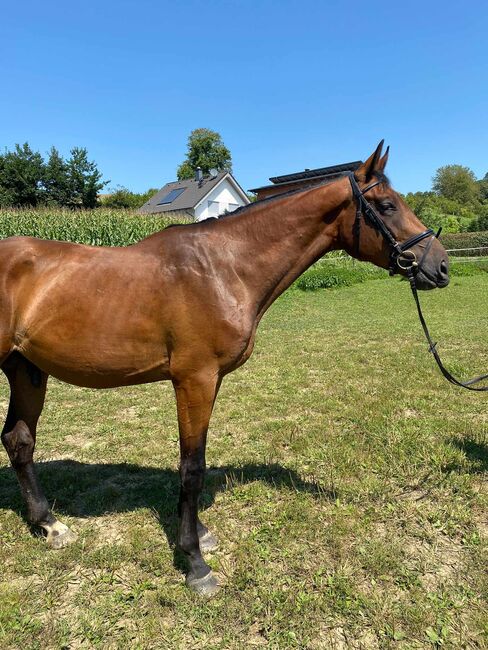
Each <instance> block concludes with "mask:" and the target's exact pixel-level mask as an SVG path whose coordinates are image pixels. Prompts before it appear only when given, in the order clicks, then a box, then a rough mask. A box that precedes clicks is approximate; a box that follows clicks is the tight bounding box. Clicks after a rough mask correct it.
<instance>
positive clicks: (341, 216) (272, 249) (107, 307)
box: [0, 142, 449, 596]
mask: <svg viewBox="0 0 488 650" xmlns="http://www.w3.org/2000/svg"><path fill="white" fill-rule="evenodd" d="M382 145H383V142H381V143H380V144H379V145H378V147H377V149H376V150H375V152H374V153H373V154H372V155H371V156H370V157H369V158H368V159H367V160H366V162H364V163H362V164H361V165H360V166H359V168H358V169H357V170H356V171H355V172H354V175H352V174H351V175H349V176H345V177H340V178H337V179H335V180H333V181H331V182H328V183H325V184H323V185H319V186H316V187H313V188H311V189H305V190H301V191H297V192H295V193H291V194H285V195H282V196H278V197H275V198H273V199H269V200H263V201H259V202H256V203H254V204H251V205H250V206H247V207H245V208H241V209H239V210H237V211H236V212H235V213H233V214H231V215H229V216H227V217H226V218H221V219H210V220H207V221H204V222H201V223H195V224H190V225H180V226H175V227H171V228H168V229H165V230H163V231H161V232H158V233H155V234H153V235H151V236H149V237H147V238H146V239H144V240H142V241H140V242H138V243H137V244H134V245H131V246H127V247H120V248H110V247H91V246H84V245H80V244H72V243H67V242H58V241H45V240H40V239H35V238H31V237H10V238H8V239H5V240H3V241H1V242H0V278H1V281H0V365H1V368H2V370H3V372H4V373H5V375H6V376H7V379H8V381H9V384H10V391H11V394H10V403H9V407H8V413H7V418H6V422H5V426H4V428H3V432H2V436H1V437H2V442H3V444H4V446H5V448H6V450H7V453H8V456H9V458H10V461H11V464H12V466H13V468H14V470H15V472H16V474H17V478H18V481H19V483H20V488H21V491H22V494H23V497H24V499H25V501H26V504H27V517H28V520H29V521H30V522H31V523H32V524H34V525H37V526H40V527H41V528H42V529H44V533H45V535H46V540H47V543H48V544H49V545H50V546H51V547H53V548H61V547H63V546H65V545H67V544H69V543H70V542H71V541H72V540H73V539H75V535H74V534H73V533H72V531H71V530H70V529H69V528H68V527H67V526H66V525H64V524H63V523H61V522H60V521H58V520H57V519H56V517H55V516H54V515H53V513H52V512H51V510H50V508H49V505H48V502H47V500H46V498H45V496H44V494H43V492H42V489H41V487H40V485H39V482H38V479H37V477H36V473H35V470H34V465H33V452H34V446H35V441H36V425H37V421H38V418H39V416H40V414H41V411H42V408H43V404H44V398H45V393H46V384H47V380H48V376H49V375H53V376H54V377H57V378H58V379H60V380H61V381H64V382H68V383H70V384H75V385H78V386H87V387H90V388H111V387H116V386H128V385H132V384H140V383H145V382H154V381H160V380H171V381H172V383H173V386H174V390H175V393H176V401H177V414H178V425H179V433H180V479H181V487H180V498H179V505H178V514H179V531H178V540H177V544H178V547H179V548H180V549H181V551H182V552H183V554H184V557H185V558H186V560H187V564H188V572H187V576H186V582H187V585H188V586H189V587H190V588H191V589H193V590H194V591H195V592H198V593H200V594H203V595H207V596H208V595H211V594H213V593H214V592H215V591H216V590H217V589H218V581H217V578H216V577H215V575H214V574H213V573H212V572H211V569H210V567H209V566H208V565H207V564H206V562H205V560H204V559H203V557H202V552H207V551H210V550H212V548H214V547H215V545H216V539H215V537H214V536H213V535H212V534H211V533H210V532H209V531H208V530H207V528H206V527H205V526H204V525H203V524H202V523H201V522H200V520H199V517H198V499H199V495H200V492H201V490H202V486H203V481H204V472H205V445H206V437H207V428H208V424H209V419H210V416H211V413H212V408H213V406H214V402H215V399H216V396H217V392H218V390H219V387H220V384H221V381H222V379H223V377H224V376H225V375H226V374H227V373H229V372H231V371H233V370H235V369H236V368H238V367H239V366H241V365H242V364H243V363H244V362H245V361H246V360H247V359H248V358H249V356H250V355H251V352H252V350H253V345H254V338H255V334H256V328H257V326H258V323H259V321H260V320H261V318H262V316H263V314H264V313H265V312H266V310H267V309H268V307H269V306H270V305H271V304H272V303H273V302H274V301H275V300H276V298H278V296H279V295H280V294H281V293H283V291H285V289H287V288H288V287H289V286H290V285H291V284H292V282H294V280H296V278H297V277H298V276H299V275H300V274H301V273H303V271H305V270H306V269H307V268H308V267H309V266H310V265H311V264H313V263H314V262H315V261H317V260H318V259H319V258H320V257H322V255H324V254H325V253H327V252H328V251H331V250H335V249H343V250H345V251H347V252H348V253H350V254H352V255H354V256H355V257H357V258H358V259H361V260H367V261H369V262H373V263H374V264H376V265H378V266H380V267H384V268H388V267H389V266H391V262H392V259H396V260H397V262H398V264H397V265H396V266H395V269H394V270H395V271H397V272H400V273H402V274H405V266H406V263H410V262H412V260H413V259H414V258H415V259H416V255H421V256H422V263H421V264H417V262H412V267H413V265H414V264H415V265H416V266H417V268H416V275H415V282H416V285H417V287H418V288H419V289H430V288H434V287H443V286H446V284H447V283H448V280H449V277H448V262H447V255H446V251H445V250H444V248H443V247H442V245H441V244H440V243H439V241H438V240H437V239H435V238H434V237H430V235H431V234H432V231H430V230H429V231H426V230H425V229H424V227H423V225H422V224H421V223H420V221H419V220H418V219H417V217H416V216H415V215H414V214H413V212H412V211H411V210H410V209H409V208H408V206H407V205H406V204H405V203H404V201H403V200H402V199H401V197H400V196H399V195H398V194H397V193H396V192H395V191H394V190H393V189H392V187H391V186H390V184H389V182H388V179H387V177H386V176H385V174H384V170H385V166H386V162H387V159H388V150H386V153H385V154H384V155H383V154H382ZM366 192H368V199H369V202H368V201H366V200H365V198H364V194H365V193H366ZM361 197H362V199H361ZM366 208H369V209H370V210H372V211H373V212H374V214H375V215H376V217H375V218H376V220H377V221H376V222H374V220H373V221H372V220H371V218H367V216H368V211H367V209H366ZM358 215H359V218H361V216H363V217H364V220H363V225H362V229H361V230H360V229H359V227H358V226H359V224H360V219H359V220H358ZM369 216H370V217H371V215H369ZM382 229H383V230H382ZM383 231H384V232H383ZM359 233H361V234H360V237H359ZM385 233H386V234H385ZM388 237H390V239H392V241H393V244H392V242H391V241H389V240H388ZM426 237H429V242H428V244H426ZM399 242H400V243H399ZM401 242H403V243H404V244H405V243H407V246H403V247H402V244H401ZM393 245H397V246H398V247H399V250H396V258H392V246H393ZM406 248H408V250H406ZM394 252H395V251H393V253H394Z"/></svg>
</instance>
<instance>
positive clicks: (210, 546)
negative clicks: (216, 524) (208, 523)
mask: <svg viewBox="0 0 488 650" xmlns="http://www.w3.org/2000/svg"><path fill="white" fill-rule="evenodd" d="M198 541H199V544H200V551H201V552H202V553H212V551H216V550H217V549H218V547H219V541H218V539H217V538H216V537H215V535H212V533H211V532H210V531H209V530H207V532H206V533H205V535H202V537H200V538H199V540H198Z"/></svg>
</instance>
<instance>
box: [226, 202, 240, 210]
mask: <svg viewBox="0 0 488 650" xmlns="http://www.w3.org/2000/svg"><path fill="white" fill-rule="evenodd" d="M238 207H239V204H238V203H229V205H228V206H227V212H234V210H237V208H238Z"/></svg>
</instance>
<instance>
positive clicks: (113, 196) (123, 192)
mask: <svg viewBox="0 0 488 650" xmlns="http://www.w3.org/2000/svg"><path fill="white" fill-rule="evenodd" d="M157 191H158V190H156V189H149V190H147V191H146V192H144V193H142V194H139V193H137V192H131V191H130V190H128V189H127V188H126V187H120V186H119V187H117V189H115V190H112V191H111V192H110V194H108V195H107V196H104V197H103V198H102V199H101V204H102V205H103V206H104V207H106V208H133V209H137V208H140V207H141V205H144V203H145V202H146V201H148V200H149V199H150V198H151V196H152V195H153V194H156V192H157Z"/></svg>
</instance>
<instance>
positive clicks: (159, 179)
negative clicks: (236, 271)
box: [0, 0, 488, 192]
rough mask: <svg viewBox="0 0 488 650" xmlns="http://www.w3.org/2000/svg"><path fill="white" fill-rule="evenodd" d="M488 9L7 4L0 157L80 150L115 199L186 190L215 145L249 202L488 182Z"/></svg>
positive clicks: (448, 5) (477, 5)
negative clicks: (469, 174) (443, 174)
mask: <svg viewBox="0 0 488 650" xmlns="http://www.w3.org/2000/svg"><path fill="white" fill-rule="evenodd" d="M487 28H488V3H487V2H486V1H481V0H473V1H472V2H468V3H453V2H446V1H444V2H437V1H435V2H429V0H425V1H424V2H418V1H416V0H415V1H412V2H408V0H407V1H405V2H402V3H397V2H389V3H376V2H358V1H356V0H350V1H349V2H339V1H336V2H325V1H323V2H309V1H307V0H302V1H301V2H298V1H294V0H293V1H292V0H282V1H281V2H277V1H271V0H263V1H261V2H240V1H237V0H234V1H227V2H224V1H222V0H207V1H206V2H194V1H193V0H190V1H186V2H183V3H181V2H180V3H177V2H171V3H170V2H147V1H146V0H138V1H137V2H128V1H124V0H118V1H117V2H115V1H104V0H99V1H98V2H93V1H92V0H85V1H84V2H82V3H81V2H69V3H66V2H51V1H49V0H45V1H44V2H37V1H36V2H32V1H30V0H28V1H26V0H24V1H23V2H17V3H13V2H9V3H6V2H3V3H2V9H1V21H0V61H1V62H2V63H1V67H0V70H1V72H0V75H1V84H0V146H2V148H3V147H7V148H12V147H13V145H14V144H15V143H16V142H24V141H28V142H29V143H30V144H31V146H32V147H33V148H35V149H38V150H40V151H41V152H43V153H44V152H46V151H47V150H48V149H49V148H50V146H51V145H55V146H56V147H58V148H59V149H60V151H61V152H62V153H63V154H68V152H69V149H70V147H72V146H85V147H87V148H88V151H89V154H90V157H91V158H93V159H94V160H96V161H97V163H98V165H99V167H100V169H101V170H102V172H103V174H104V176H105V178H107V179H110V180H111V186H115V185H125V186H126V187H128V188H130V189H132V190H134V191H142V190H145V189H147V188H148V187H160V186H161V185H163V184H164V183H166V182H167V181H170V180H173V179H174V178H175V170H176V167H177V165H178V164H179V163H180V162H181V161H182V160H183V158H184V156H185V151H186V141H187V137H188V134H189V132H190V131H191V130H192V129H194V128H196V127H208V128H212V129H215V130H217V131H219V132H220V133H221V135H222V137H223V140H224V142H225V143H226V144H227V146H228V147H229V148H230V150H231V152H232V156H233V163H234V173H235V176H236V178H237V179H238V181H239V182H240V183H241V185H242V186H243V187H244V188H245V189H248V188H251V187H256V186H259V185H263V184H266V182H267V179H268V177H269V176H274V175H277V174H284V173H287V172H293V171H298V170H300V169H304V168H305V167H310V168H313V167H320V166H323V165H330V164H336V163H341V162H347V161H350V160H357V159H364V158H365V157H366V156H367V155H368V154H369V153H370V152H371V151H372V150H373V149H374V147H375V146H376V144H377V142H378V141H379V140H380V139H381V138H385V139H386V141H387V143H389V144H390V145H391V149H392V152H391V157H390V163H389V168H388V172H389V175H390V177H391V179H392V181H393V183H394V185H395V186H396V188H397V189H399V190H401V191H403V192H406V191H410V190H412V191H415V190H425V189H429V187H430V183H431V177H432V175H433V173H434V171H435V169H436V168H437V167H439V166H440V165H444V164H448V163H459V164H463V165H468V166H469V167H471V168H472V169H473V170H474V172H475V173H476V174H477V176H478V177H479V176H482V175H484V174H485V173H486V172H488V129H487V122H488V120H487V118H488V47H487Z"/></svg>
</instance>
